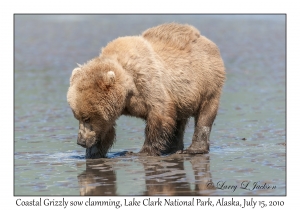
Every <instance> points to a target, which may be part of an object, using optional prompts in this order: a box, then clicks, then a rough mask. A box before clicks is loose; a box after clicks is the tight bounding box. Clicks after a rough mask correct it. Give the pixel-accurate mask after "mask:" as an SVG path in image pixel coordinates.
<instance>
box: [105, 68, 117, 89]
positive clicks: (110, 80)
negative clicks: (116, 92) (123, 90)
mask: <svg viewBox="0 0 300 210" xmlns="http://www.w3.org/2000/svg"><path fill="white" fill-rule="evenodd" d="M115 80H116V75H115V72H113V71H109V72H107V73H106V85H108V86H112V85H113V84H114V83H115Z"/></svg>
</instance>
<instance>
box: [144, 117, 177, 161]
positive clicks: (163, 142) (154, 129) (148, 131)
mask: <svg viewBox="0 0 300 210" xmlns="http://www.w3.org/2000/svg"><path fill="white" fill-rule="evenodd" d="M175 126H176V122H175V120H174V119H173V118H172V117H168V116H164V115H160V114H156V113H150V114H149V115H148V119H147V122H146V128H145V142H144V145H143V147H142V149H141V151H140V153H146V154H147V155H150V156H159V155H163V154H167V153H170V152H171V150H172V148H173V147H174V145H172V143H174V142H173V141H172V139H173V138H174V130H175Z"/></svg>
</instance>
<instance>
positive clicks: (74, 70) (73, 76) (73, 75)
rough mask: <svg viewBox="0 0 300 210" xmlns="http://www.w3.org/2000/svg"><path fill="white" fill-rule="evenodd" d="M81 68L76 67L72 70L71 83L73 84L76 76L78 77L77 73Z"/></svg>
mask: <svg viewBox="0 0 300 210" xmlns="http://www.w3.org/2000/svg"><path fill="white" fill-rule="evenodd" d="M80 70H81V68H80V67H76V68H75V69H73V71H72V75H71V78H70V84H72V82H73V80H74V78H75V77H76V74H78V72H79V71H80Z"/></svg>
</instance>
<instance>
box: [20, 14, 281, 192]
mask: <svg viewBox="0 0 300 210" xmlns="http://www.w3.org/2000/svg"><path fill="white" fill-rule="evenodd" d="M165 22H180V23H189V24H192V25H194V26H195V27H196V28H198V29H199V30H200V31H201V34H203V35H205V36H207V37H208V38H210V39H211V40H213V41H214V42H215V43H216V44H217V45H218V46H219V48H220V51H221V54H222V57H223V59H224V63H225V66H226V69H227V70H226V71H227V81H226V84H225V86H224V90H223V95H222V98H221V104H220V109H219V112H218V116H217V118H216V120H215V124H214V126H213V130H212V134H211V137H210V139H211V147H210V153H209V154H207V155H194V156H192V155H179V154H174V155H169V156H164V157H142V156H138V155H136V154H126V152H125V151H133V152H134V153H137V152H138V151H139V149H140V148H141V146H142V144H143V141H144V127H145V125H144V122H143V121H142V120H140V119H136V118H130V117H120V118H119V119H118V121H117V142H116V144H115V145H114V147H113V148H112V149H111V151H110V152H109V154H108V157H109V158H106V159H98V160H86V159H85V157H84V154H85V150H84V149H83V148H81V147H79V146H78V145H77V144H76V139H77V128H78V123H77V122H76V120H75V119H74V118H73V115H72V112H71V110H70V108H69V106H68V104H67V102H66V92H67V89H68V85H69V77H70V75H71V72H72V69H73V68H74V67H75V66H76V63H84V62H86V61H87V60H89V59H91V58H93V57H95V56H97V55H98V54H99V52H100V49H101V47H103V46H105V45H106V44H107V42H109V41H111V40H113V39H114V38H117V37H118V36H125V35H136V34H140V33H141V32H142V31H143V30H145V29H147V28H149V27H151V26H155V25H157V24H160V23H165ZM285 58H286V55H285V16H283V15H277V16H270V15H267V16H263V15H259V16H254V15H251V16H248V15H243V16H240V15H239V16H238V15H226V16H225V15H218V16H214V15H206V16H201V15H150V16H149V15H148V16H147V15H145V16H141V15H140V16H137V15H125V16H123V15H99V16H96V15H91V16H89V15H80V16H71V15H70V16H63V15H44V16H42V15H35V16H29V15H16V16H15V71H14V85H15V87H14V91H15V98H14V99H15V103H14V105H15V107H14V121H15V128H14V130H15V132H14V176H15V177H14V194H15V195H285V194H286V130H285V128H286V124H285V118H286V102H285V99H286V89H285V87H286V85H285V78H286V70H285V65H286V64H285V62H286V61H285ZM192 135H193V119H191V120H190V122H189V126H188V127H187V129H186V133H185V138H184V142H185V147H188V146H189V145H190V143H191V139H192ZM255 183H256V188H255V189H253V187H254V185H255ZM247 184H248V185H247ZM133 186H134V187H133ZM241 186H242V187H243V188H245V189H242V188H241ZM259 186H261V188H263V189H258V188H259ZM266 186H269V187H270V188H269V189H266ZM273 188H274V189H273Z"/></svg>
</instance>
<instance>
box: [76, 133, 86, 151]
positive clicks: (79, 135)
mask: <svg viewBox="0 0 300 210" xmlns="http://www.w3.org/2000/svg"><path fill="white" fill-rule="evenodd" d="M77 144H78V145H80V146H82V147H84V148H86V142H85V140H84V139H83V138H82V136H81V133H78V138H77Z"/></svg>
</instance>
